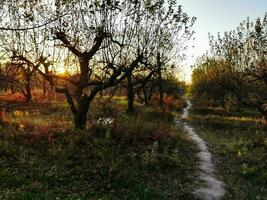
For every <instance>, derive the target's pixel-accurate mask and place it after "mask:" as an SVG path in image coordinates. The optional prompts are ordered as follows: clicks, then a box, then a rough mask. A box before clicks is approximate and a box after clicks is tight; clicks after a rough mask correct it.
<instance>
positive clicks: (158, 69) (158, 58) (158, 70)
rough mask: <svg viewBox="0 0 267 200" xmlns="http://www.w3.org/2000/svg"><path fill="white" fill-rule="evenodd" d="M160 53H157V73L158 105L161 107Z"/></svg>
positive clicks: (162, 96)
mask: <svg viewBox="0 0 267 200" xmlns="http://www.w3.org/2000/svg"><path fill="white" fill-rule="evenodd" d="M160 59H161V58H160V53H158V54H157V67H158V68H157V75H158V88H159V106H160V107H163V98H164V93H163V87H162V65H161V61H160Z"/></svg>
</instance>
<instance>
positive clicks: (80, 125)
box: [74, 110, 88, 130]
mask: <svg viewBox="0 0 267 200" xmlns="http://www.w3.org/2000/svg"><path fill="white" fill-rule="evenodd" d="M87 111H88V110H87ZM87 111H83V110H80V111H77V112H76V113H75V114H74V124H75V128H76V129H80V130H85V129H86V121H87V116H86V113H87Z"/></svg>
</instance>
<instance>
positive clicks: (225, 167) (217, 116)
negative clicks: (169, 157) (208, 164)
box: [188, 101, 267, 200]
mask: <svg viewBox="0 0 267 200" xmlns="http://www.w3.org/2000/svg"><path fill="white" fill-rule="evenodd" d="M189 116H190V117H189V119H188V121H189V124H191V125H192V126H193V127H194V129H195V131H196V132H197V134H198V135H200V137H201V138H202V139H203V140H205V141H206V142H207V143H208V144H209V150H210V151H211V153H212V155H213V158H214V162H215V166H216V168H217V174H218V176H221V178H222V180H223V181H224V182H225V184H226V195H225V198H224V199H226V200H234V199H238V200H257V199H259V200H266V199H267V127H266V125H264V124H263V123H262V121H261V120H260V117H259V115H258V113H257V112H255V111H254V110H252V109H247V108H246V109H241V111H239V112H226V111H224V110H223V109H221V108H209V107H207V106H206V105H204V104H203V102H199V101H194V102H193V107H192V109H191V110H190V112H189Z"/></svg>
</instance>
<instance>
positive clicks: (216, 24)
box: [177, 0, 267, 81]
mask: <svg viewBox="0 0 267 200" xmlns="http://www.w3.org/2000/svg"><path fill="white" fill-rule="evenodd" d="M177 1H178V4H180V5H182V6H183V10H184V11H185V12H187V13H188V15H189V16H195V17H197V21H196V24H195V25H194V30H195V32H196V34H195V38H196V39H195V41H194V46H195V47H194V48H189V49H188V53H187V60H186V61H185V70H184V71H185V78H184V79H185V80H186V81H188V80H190V76H191V67H190V66H191V65H192V64H194V62H195V60H196V58H197V57H199V56H201V55H203V54H204V53H205V52H206V51H207V50H208V49H209V44H208V33H209V32H210V33H211V34H213V35H217V33H218V32H221V33H223V32H225V31H230V30H234V29H235V28H236V27H237V26H238V25H239V24H240V22H242V21H243V20H245V19H246V18H247V17H250V18H251V19H252V20H254V19H256V18H258V17H261V18H262V17H263V16H264V14H265V13H266V12H267V0H177Z"/></svg>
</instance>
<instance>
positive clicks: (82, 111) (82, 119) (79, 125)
mask: <svg viewBox="0 0 267 200" xmlns="http://www.w3.org/2000/svg"><path fill="white" fill-rule="evenodd" d="M90 102H91V101H89V100H88V99H87V96H86V95H83V96H81V97H80V98H79V99H78V100H77V109H76V111H75V113H74V123H75V128H76V129H81V130H84V129H86V122H87V113H88V111H89V106H90Z"/></svg>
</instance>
